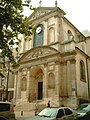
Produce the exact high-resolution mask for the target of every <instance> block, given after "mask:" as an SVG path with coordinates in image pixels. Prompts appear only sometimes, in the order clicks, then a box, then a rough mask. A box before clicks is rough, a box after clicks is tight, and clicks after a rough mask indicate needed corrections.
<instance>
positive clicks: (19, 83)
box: [17, 70, 22, 99]
mask: <svg viewBox="0 0 90 120" xmlns="http://www.w3.org/2000/svg"><path fill="white" fill-rule="evenodd" d="M21 79H22V77H21V70H19V72H18V83H17V99H20V98H21Z"/></svg>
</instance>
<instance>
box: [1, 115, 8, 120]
mask: <svg viewBox="0 0 90 120" xmlns="http://www.w3.org/2000/svg"><path fill="white" fill-rule="evenodd" d="M0 120H8V119H7V118H5V117H3V116H0Z"/></svg>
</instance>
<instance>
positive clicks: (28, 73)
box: [26, 69, 30, 101]
mask: <svg viewBox="0 0 90 120" xmlns="http://www.w3.org/2000/svg"><path fill="white" fill-rule="evenodd" d="M26 95H27V100H28V101H29V99H30V69H27V90H26Z"/></svg>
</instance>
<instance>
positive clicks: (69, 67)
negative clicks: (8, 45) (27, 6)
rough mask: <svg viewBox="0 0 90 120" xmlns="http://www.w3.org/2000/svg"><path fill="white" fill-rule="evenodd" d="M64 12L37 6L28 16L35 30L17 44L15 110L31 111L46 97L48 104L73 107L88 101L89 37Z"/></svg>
mask: <svg viewBox="0 0 90 120" xmlns="http://www.w3.org/2000/svg"><path fill="white" fill-rule="evenodd" d="M64 15H65V12H64V11H63V10H61V9H60V8H58V7H39V8H37V9H36V10H35V11H34V12H33V13H32V14H31V15H30V17H29V18H28V20H27V22H29V24H30V26H35V31H34V33H33V35H32V36H28V38H27V39H26V40H25V41H24V38H22V42H21V44H20V49H19V54H21V53H22V56H21V58H20V59H19V61H18V62H19V66H18V67H17V68H16V69H15V77H14V78H15V79H14V98H13V99H14V101H15V103H16V109H20V108H22V109H23V110H26V109H27V110H31V109H34V107H35V105H37V103H38V104H39V105H42V106H45V105H46V103H47V101H48V100H50V101H51V106H61V105H62V104H63V105H64V106H70V107H72V108H76V107H77V105H78V104H80V103H82V102H88V101H89V98H90V74H89V72H90V69H89V66H90V65H89V64H90V58H89V55H90V54H89V53H90V51H89V49H88V42H89V41H90V39H89V38H86V37H85V36H84V35H83V34H82V33H81V32H80V31H79V30H78V29H77V28H76V27H75V26H74V25H73V24H72V23H71V22H70V21H69V20H67V19H66V18H65V17H64ZM87 39H88V40H87ZM32 106H33V107H32Z"/></svg>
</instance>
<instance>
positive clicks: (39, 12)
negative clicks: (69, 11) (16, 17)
mask: <svg viewBox="0 0 90 120" xmlns="http://www.w3.org/2000/svg"><path fill="white" fill-rule="evenodd" d="M54 8H55V7H38V8H37V9H36V10H35V11H34V12H33V13H32V14H31V15H30V16H29V18H28V20H30V21H31V20H33V19H36V18H38V17H40V16H42V15H45V14H46V13H49V12H51V11H52V10H53V9H54Z"/></svg>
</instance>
